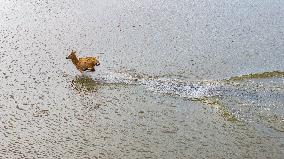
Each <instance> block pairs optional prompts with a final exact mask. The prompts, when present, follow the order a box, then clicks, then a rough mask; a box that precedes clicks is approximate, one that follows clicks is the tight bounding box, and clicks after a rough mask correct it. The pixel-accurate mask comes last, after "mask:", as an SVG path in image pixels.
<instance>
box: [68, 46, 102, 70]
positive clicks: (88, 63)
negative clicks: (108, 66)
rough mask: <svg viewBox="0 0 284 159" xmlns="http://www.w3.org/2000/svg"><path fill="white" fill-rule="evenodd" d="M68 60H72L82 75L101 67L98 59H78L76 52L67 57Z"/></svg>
mask: <svg viewBox="0 0 284 159" xmlns="http://www.w3.org/2000/svg"><path fill="white" fill-rule="evenodd" d="M66 59H71V61H72V62H73V64H74V65H75V66H76V68H77V69H78V70H79V71H80V72H81V73H83V71H86V70H91V71H95V66H99V65H100V62H99V61H98V60H97V58H96V57H82V58H79V59H78V58H77V56H76V51H73V50H72V52H71V54H70V55H69V56H68V57H66Z"/></svg>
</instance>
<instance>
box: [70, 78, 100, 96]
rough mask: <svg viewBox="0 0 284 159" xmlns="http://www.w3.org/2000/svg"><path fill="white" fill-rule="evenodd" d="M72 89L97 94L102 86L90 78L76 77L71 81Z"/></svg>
mask: <svg viewBox="0 0 284 159" xmlns="http://www.w3.org/2000/svg"><path fill="white" fill-rule="evenodd" d="M71 85H72V87H73V88H74V89H75V90H77V91H80V92H96V91H97V90H98V89H99V87H100V85H99V83H98V82H97V81H95V80H93V79H92V78H91V77H88V76H76V77H75V79H73V80H72V81H71Z"/></svg>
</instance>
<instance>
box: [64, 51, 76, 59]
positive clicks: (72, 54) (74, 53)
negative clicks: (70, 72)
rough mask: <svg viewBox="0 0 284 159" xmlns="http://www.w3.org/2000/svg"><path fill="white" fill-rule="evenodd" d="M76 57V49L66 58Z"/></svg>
mask: <svg viewBox="0 0 284 159" xmlns="http://www.w3.org/2000/svg"><path fill="white" fill-rule="evenodd" d="M74 58H76V51H74V50H72V51H71V53H70V55H69V56H67V57H66V59H74Z"/></svg>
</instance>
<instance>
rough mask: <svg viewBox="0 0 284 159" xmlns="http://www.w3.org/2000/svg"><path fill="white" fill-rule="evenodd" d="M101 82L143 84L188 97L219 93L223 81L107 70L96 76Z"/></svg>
mask: <svg viewBox="0 0 284 159" xmlns="http://www.w3.org/2000/svg"><path fill="white" fill-rule="evenodd" d="M96 80H97V81H99V83H101V84H127V85H142V86H144V87H145V88H146V89H147V90H149V91H152V92H154V93H162V94H169V95H174V96H180V97H183V98H188V99H196V98H202V97H211V96H216V95H218V90H219V89H218V88H219V87H220V86H221V83H219V82H215V81H201V82H200V81H199V82H196V81H194V82H192V81H183V80H178V79H170V78H160V77H149V76H146V75H137V74H130V73H121V72H106V73H104V74H100V75H99V76H97V77H96Z"/></svg>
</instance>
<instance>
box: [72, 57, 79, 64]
mask: <svg viewBox="0 0 284 159" xmlns="http://www.w3.org/2000/svg"><path fill="white" fill-rule="evenodd" d="M71 60H72V62H73V64H74V65H77V64H78V62H79V60H78V58H77V57H76V56H74V57H73V58H72V59H71Z"/></svg>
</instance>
